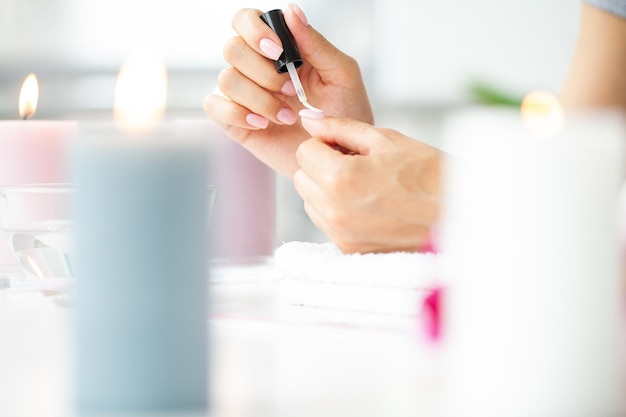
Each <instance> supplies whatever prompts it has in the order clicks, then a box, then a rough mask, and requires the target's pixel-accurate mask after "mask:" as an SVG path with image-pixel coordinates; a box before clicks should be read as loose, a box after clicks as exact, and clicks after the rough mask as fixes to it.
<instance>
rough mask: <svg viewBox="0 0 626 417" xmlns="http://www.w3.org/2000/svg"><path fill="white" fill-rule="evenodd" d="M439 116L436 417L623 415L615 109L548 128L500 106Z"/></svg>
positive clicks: (619, 131)
mask: <svg viewBox="0 0 626 417" xmlns="http://www.w3.org/2000/svg"><path fill="white" fill-rule="evenodd" d="M447 126H448V129H447V131H446V145H447V146H448V147H449V149H450V150H452V151H453V153H454V154H455V155H456V157H455V158H454V159H451V161H450V163H449V164H448V167H447V170H446V172H447V182H446V187H447V189H446V195H447V197H446V198H447V200H446V202H445V204H446V207H447V211H446V213H445V215H444V220H443V225H442V229H443V233H442V242H443V248H444V251H446V252H448V254H449V256H450V258H449V260H450V269H449V270H448V271H447V279H448V280H449V290H448V293H447V296H446V298H445V308H446V309H445V312H444V316H443V317H445V320H446V323H445V327H444V332H445V333H444V337H445V338H446V339H445V350H446V353H447V357H446V359H445V363H446V365H447V366H448V369H447V372H446V394H447V396H446V397H445V398H446V401H445V402H446V405H445V407H446V409H447V411H448V414H446V415H451V416H458V415H464V416H468V417H472V416H480V417H496V416H498V417H512V416H520V417H522V416H536V417H540V416H569V417H576V416H581V417H582V416H591V415H593V416H615V415H622V412H623V397H624V395H623V393H624V384H623V369H624V368H623V355H624V350H623V344H622V336H623V334H622V328H623V325H624V323H623V318H624V315H623V302H622V300H623V291H622V265H621V259H620V252H619V245H618V239H617V227H616V225H617V223H616V208H617V206H616V201H617V200H616V197H617V191H618V188H619V185H620V183H621V181H622V178H623V171H624V162H625V161H624V152H625V146H624V138H625V135H624V126H623V121H622V119H621V118H619V117H618V116H617V115H610V114H601V115H596V117H591V116H584V117H580V118H573V119H570V120H569V121H568V123H567V124H566V125H565V126H564V129H563V130H562V131H561V133H559V134H557V135H556V136H553V137H550V138H538V137H536V136H535V135H532V134H531V133H530V132H529V130H528V129H527V128H526V127H525V126H523V125H522V124H521V121H520V120H519V117H518V116H517V115H514V114H505V113H497V112H496V113H494V112H487V113H484V112H476V113H472V112H469V113H465V114H461V115H459V116H457V117H456V118H453V119H452V120H450V122H449V123H448V125H447Z"/></svg>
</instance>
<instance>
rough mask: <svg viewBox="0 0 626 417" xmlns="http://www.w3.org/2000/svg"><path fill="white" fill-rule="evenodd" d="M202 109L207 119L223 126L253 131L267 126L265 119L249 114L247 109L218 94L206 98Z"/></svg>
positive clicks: (267, 121)
mask: <svg viewBox="0 0 626 417" xmlns="http://www.w3.org/2000/svg"><path fill="white" fill-rule="evenodd" d="M202 107H203V109H204V112H205V113H206V115H207V116H208V117H209V119H211V120H213V121H214V122H216V123H218V124H220V125H223V126H234V127H239V128H243V129H252V130H255V129H265V128H266V127H267V126H268V124H269V120H267V119H266V118H265V117H263V116H261V115H258V114H255V113H252V112H250V110H249V109H247V108H245V107H243V106H241V105H239V104H237V103H235V102H233V101H231V100H229V99H228V98H225V97H223V96H221V95H219V94H218V93H213V94H209V95H208V96H206V97H205V98H204V101H203V103H202Z"/></svg>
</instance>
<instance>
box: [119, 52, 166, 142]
mask: <svg viewBox="0 0 626 417" xmlns="http://www.w3.org/2000/svg"><path fill="white" fill-rule="evenodd" d="M166 98H167V69H166V67H165V63H164V62H163V60H162V59H161V57H160V56H159V55H158V54H156V53H152V52H150V51H140V52H138V53H135V54H133V55H131V56H129V57H128V58H127V60H126V61H125V62H124V64H123V65H122V67H121V68H120V72H119V74H118V76H117V82H116V85H115V99H114V105H113V115H114V117H115V120H116V121H118V122H119V123H121V124H123V125H124V126H125V127H128V128H130V129H131V130H148V129H150V127H152V126H154V124H155V123H156V122H157V121H158V120H160V119H161V118H162V117H163V114H164V113H165V101H166Z"/></svg>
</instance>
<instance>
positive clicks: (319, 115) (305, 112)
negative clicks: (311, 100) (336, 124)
mask: <svg viewBox="0 0 626 417" xmlns="http://www.w3.org/2000/svg"><path fill="white" fill-rule="evenodd" d="M298 114H299V115H300V117H304V118H306V119H315V120H319V119H323V118H324V117H325V116H326V115H325V114H324V113H323V112H321V111H317V110H310V109H302V110H300V112H298Z"/></svg>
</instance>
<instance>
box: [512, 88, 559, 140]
mask: <svg viewBox="0 0 626 417" xmlns="http://www.w3.org/2000/svg"><path fill="white" fill-rule="evenodd" d="M520 112H521V116H522V120H523V121H524V124H525V125H526V127H527V128H528V129H529V130H530V131H531V133H532V134H534V135H535V136H538V137H543V138H552V137H555V136H556V135H558V134H559V133H560V132H561V130H562V129H563V125H564V123H565V114H564V112H563V107H562V106H561V103H560V102H559V100H558V99H557V98H556V97H555V96H554V95H553V94H551V93H549V92H547V91H533V92H531V93H528V94H527V95H526V97H524V100H522V105H521V109H520Z"/></svg>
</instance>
